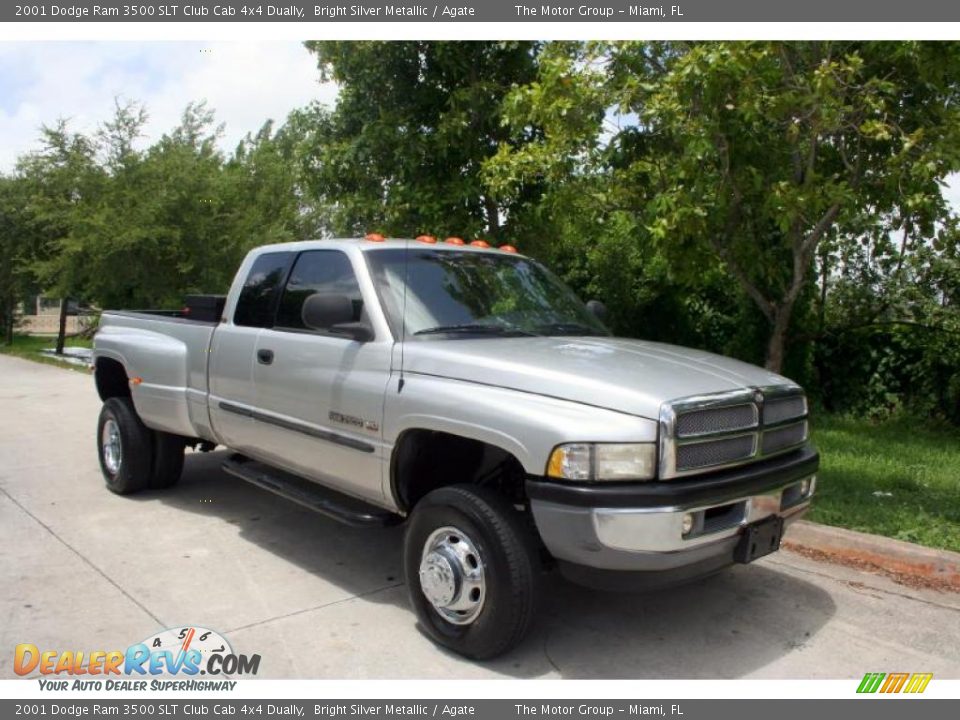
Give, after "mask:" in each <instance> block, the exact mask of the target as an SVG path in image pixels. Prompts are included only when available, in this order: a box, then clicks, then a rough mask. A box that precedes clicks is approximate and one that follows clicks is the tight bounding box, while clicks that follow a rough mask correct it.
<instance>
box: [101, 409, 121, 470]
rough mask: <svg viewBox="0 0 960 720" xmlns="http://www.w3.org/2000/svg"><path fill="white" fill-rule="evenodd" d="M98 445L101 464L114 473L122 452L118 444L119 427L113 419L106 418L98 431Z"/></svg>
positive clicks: (118, 465)
mask: <svg viewBox="0 0 960 720" xmlns="http://www.w3.org/2000/svg"><path fill="white" fill-rule="evenodd" d="M100 447H101V450H102V451H103V464H104V466H105V467H106V468H107V472H109V473H110V474H111V475H116V474H117V472H118V471H119V470H120V463H121V462H122V461H123V452H122V448H121V445H120V427H119V426H118V425H117V423H116V421H115V420H112V419H111V420H107V421H106V422H105V423H104V424H103V431H102V432H101V433H100Z"/></svg>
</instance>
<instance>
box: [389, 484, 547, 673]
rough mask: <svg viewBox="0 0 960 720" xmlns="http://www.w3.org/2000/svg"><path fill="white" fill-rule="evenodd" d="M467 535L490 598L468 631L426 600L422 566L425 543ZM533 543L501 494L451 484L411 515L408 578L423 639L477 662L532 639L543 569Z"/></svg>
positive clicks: (405, 553)
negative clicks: (445, 531)
mask: <svg viewBox="0 0 960 720" xmlns="http://www.w3.org/2000/svg"><path fill="white" fill-rule="evenodd" d="M446 526H452V527H454V528H457V529H460V530H461V531H462V532H463V533H464V534H466V535H467V536H469V538H470V540H471V541H472V542H473V544H474V545H475V546H476V549H477V551H478V554H479V555H480V561H481V562H482V564H483V568H484V577H485V597H484V601H483V605H482V607H481V609H480V610H479V614H478V615H477V616H476V618H475V619H473V620H472V621H471V622H470V623H469V624H465V625H464V624H455V623H452V622H449V621H448V620H447V619H446V618H444V617H443V616H442V615H441V614H440V612H439V611H438V610H437V609H436V608H435V607H434V606H433V604H432V603H431V602H430V600H428V599H427V596H426V595H425V594H424V592H423V589H422V587H421V583H420V574H419V571H420V563H421V559H422V556H423V552H424V544H425V543H426V542H427V540H428V539H429V538H430V536H431V535H432V534H433V533H434V531H436V530H438V529H439V528H443V527H446ZM538 555H539V554H538V551H537V547H536V544H535V543H534V538H533V536H532V533H531V532H530V530H529V529H528V527H527V526H526V525H525V524H524V523H523V521H522V518H521V516H520V514H519V513H518V512H517V511H516V510H515V509H514V508H513V506H512V505H511V504H510V503H509V502H508V501H507V500H505V499H504V498H503V497H501V496H500V495H499V494H497V493H496V492H494V491H492V490H489V489H487V488H482V487H478V486H474V485H451V486H448V487H442V488H439V489H437V490H434V491H433V492H431V493H429V494H428V495H427V496H426V497H424V498H423V499H422V500H421V501H420V502H419V503H418V504H417V505H416V507H415V508H414V510H413V513H412V514H411V516H410V520H409V523H408V527H407V533H406V537H405V539H404V549H403V560H404V563H403V565H404V576H405V579H406V583H407V589H408V592H409V593H410V600H411V603H412V604H413V608H414V610H415V611H416V613H417V618H418V619H419V620H420V623H421V625H422V627H423V629H424V630H425V632H426V633H427V634H428V635H429V636H430V637H431V638H432V639H433V640H434V641H435V642H437V643H438V644H440V645H443V646H444V647H447V648H450V649H451V650H453V651H454V652H456V653H459V654H460V655H464V656H466V657H468V658H472V659H474V660H488V659H490V658H493V657H496V656H497V655H501V654H503V653H504V652H507V651H508V650H511V649H512V648H514V647H515V646H516V645H517V644H518V643H519V642H520V641H521V640H522V639H523V638H524V636H525V635H526V634H527V632H528V631H529V629H530V627H531V625H532V624H533V618H534V617H535V615H536V607H537V603H538V600H539V595H540V587H539V586H540V575H541V572H540V562H539V556H538Z"/></svg>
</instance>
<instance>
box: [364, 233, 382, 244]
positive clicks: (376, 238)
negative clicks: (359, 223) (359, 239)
mask: <svg viewBox="0 0 960 720" xmlns="http://www.w3.org/2000/svg"><path fill="white" fill-rule="evenodd" d="M363 239H364V240H369V241H370V242H383V241H384V240H386V238H385V237H384V236H383V235H381V234H380V233H367V234H366V235H364V236H363Z"/></svg>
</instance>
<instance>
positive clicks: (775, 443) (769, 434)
mask: <svg viewBox="0 0 960 720" xmlns="http://www.w3.org/2000/svg"><path fill="white" fill-rule="evenodd" d="M806 439H807V421H806V420H804V421H803V422H799V423H796V424H794V425H787V426H786V427H780V428H775V429H773V430H767V431H766V432H765V433H764V434H763V454H764V455H770V454H771V453H775V452H780V451H781V450H784V449H786V448H792V447H794V446H795V445H799V444H800V443H802V442H803V441H804V440H806Z"/></svg>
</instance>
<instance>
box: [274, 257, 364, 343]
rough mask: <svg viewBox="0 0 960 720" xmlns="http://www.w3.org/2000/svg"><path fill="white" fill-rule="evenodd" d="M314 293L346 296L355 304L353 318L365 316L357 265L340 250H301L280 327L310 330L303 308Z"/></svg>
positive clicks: (284, 297) (285, 292)
mask: <svg viewBox="0 0 960 720" xmlns="http://www.w3.org/2000/svg"><path fill="white" fill-rule="evenodd" d="M314 293H323V294H326V295H345V296H346V297H348V298H349V299H350V301H351V303H352V304H353V321H354V322H359V321H360V320H362V319H363V315H364V313H363V296H362V295H361V294H360V285H359V284H358V283H357V276H356V274H355V273H354V272H353V265H351V263H350V258H348V257H347V256H346V255H345V254H344V253H342V252H340V251H339V250H308V251H306V252H302V253H300V255H299V256H298V257H297V260H296V262H295V263H294V265H293V270H292V271H291V272H290V277H289V279H288V280H287V285H286V287H285V288H284V290H283V295H282V296H281V298H280V306H279V308H278V309H277V321H276V327H277V328H278V329H288V330H307V327H306V326H305V325H304V324H303V318H302V317H301V314H300V311H301V309H302V308H303V301H304V300H306V299H307V298H308V297H310V296H311V295H313V294H314Z"/></svg>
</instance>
